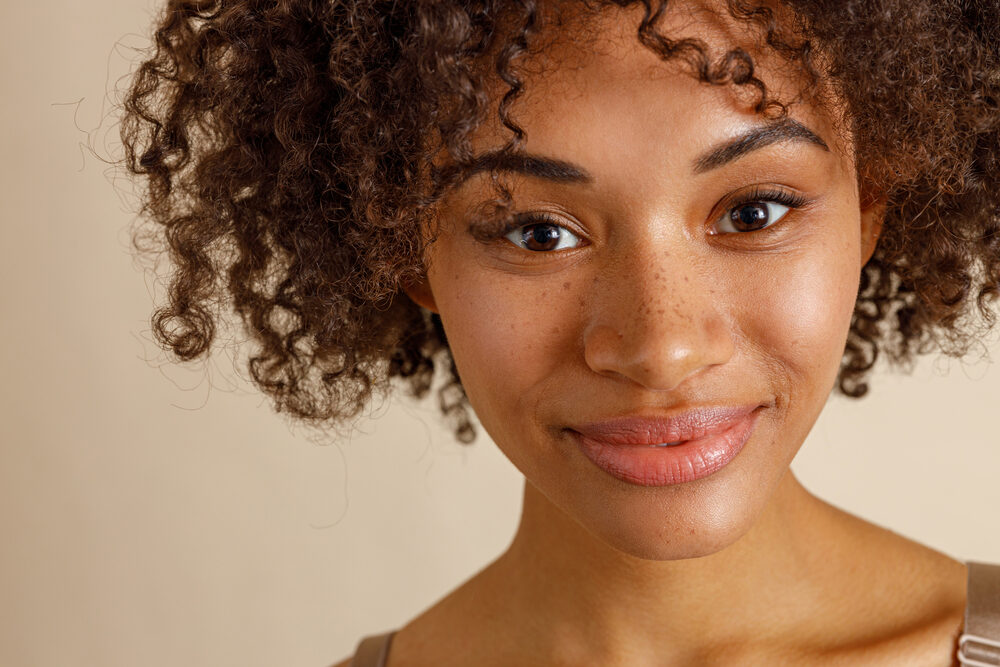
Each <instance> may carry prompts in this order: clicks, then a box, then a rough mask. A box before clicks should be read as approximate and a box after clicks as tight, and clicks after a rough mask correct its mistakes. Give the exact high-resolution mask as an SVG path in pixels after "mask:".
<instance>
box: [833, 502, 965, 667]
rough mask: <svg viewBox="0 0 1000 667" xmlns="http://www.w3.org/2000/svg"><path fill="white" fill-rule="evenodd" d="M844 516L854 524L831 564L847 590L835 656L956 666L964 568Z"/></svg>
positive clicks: (871, 661) (944, 556)
mask: <svg viewBox="0 0 1000 667" xmlns="http://www.w3.org/2000/svg"><path fill="white" fill-rule="evenodd" d="M841 519H842V520H843V521H845V522H847V523H850V524H852V525H851V526H850V528H851V529H850V530H848V531H845V533H844V534H846V535H849V536H850V537H849V538H848V539H847V540H846V541H847V542H849V544H842V545H840V546H841V549H840V550H838V551H839V553H837V556H838V557H837V558H836V559H835V560H834V563H835V564H833V563H831V565H832V567H833V568H835V569H837V570H840V576H839V577H838V579H839V580H840V585H841V589H842V590H843V591H844V597H843V598H842V599H841V600H839V601H838V602H839V603H840V605H841V608H840V609H839V610H838V612H839V613H837V614H835V615H834V616H835V617H839V618H842V619H844V622H843V624H842V625H840V627H837V628H836V629H834V633H835V634H834V636H835V640H834V642H835V643H834V645H835V646H837V647H838V650H837V651H835V652H836V653H840V654H841V655H842V657H843V658H848V656H850V658H851V660H846V662H848V664H855V663H856V664H866V665H867V664H871V665H881V664H886V665H890V664H901V661H905V663H903V664H911V665H928V666H931V665H939V666H945V665H954V664H956V663H955V654H956V651H957V648H958V640H959V637H960V635H961V633H962V629H963V625H964V620H965V607H966V599H967V590H966V588H967V582H968V568H967V566H966V564H965V563H964V562H962V561H959V560H956V559H954V558H952V557H950V556H948V555H947V554H944V553H941V552H940V551H937V550H935V549H932V548H930V547H928V546H926V545H924V544H921V543H919V542H916V541H914V540H911V539H909V538H907V537H904V536H902V535H899V534H898V533H895V532H893V531H890V530H888V529H886V528H883V527H881V526H878V525H875V524H873V523H870V522H868V521H865V520H863V519H860V518H859V517H855V516H853V515H850V514H847V513H841ZM834 604H836V603H834ZM855 658H856V660H854V659H855Z"/></svg>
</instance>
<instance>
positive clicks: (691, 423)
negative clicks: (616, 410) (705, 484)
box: [572, 403, 760, 445]
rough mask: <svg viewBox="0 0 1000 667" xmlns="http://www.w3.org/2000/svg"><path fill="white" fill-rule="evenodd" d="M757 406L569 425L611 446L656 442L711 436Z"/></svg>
mask: <svg viewBox="0 0 1000 667" xmlns="http://www.w3.org/2000/svg"><path fill="white" fill-rule="evenodd" d="M758 407H760V404H758V403H751V404H747V405H737V406H728V405H727V406H722V405H715V406H707V407H699V408H693V409H690V410H687V411H685V412H680V413H676V414H673V415H671V416H668V417H663V416H641V415H627V416H624V417H616V418H613V419H607V420H603V421H598V422H591V423H589V424H580V425H577V426H573V427H572V430H574V431H576V432H578V433H580V434H581V435H583V436H584V437H587V438H590V439H593V440H600V441H602V442H605V443H608V444H612V445H658V444H661V443H666V442H683V441H686V440H696V439H698V438H704V437H705V436H709V435H715V434H717V433H721V432H723V431H726V430H727V429H729V428H731V427H732V426H733V425H735V424H736V423H738V422H739V421H741V420H742V419H744V418H746V417H747V416H748V415H749V414H750V413H751V412H753V411H754V410H756V409H757V408H758Z"/></svg>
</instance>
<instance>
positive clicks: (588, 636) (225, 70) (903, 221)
mask: <svg viewBox="0 0 1000 667" xmlns="http://www.w3.org/2000/svg"><path fill="white" fill-rule="evenodd" d="M998 25H1000V4H998V3H996V2H980V3H975V2H958V1H957V0H956V1H954V2H940V1H939V0H927V1H925V2H914V1H912V0H907V1H906V2H899V3H895V2H881V3H873V2H867V3H861V2H843V3H814V4H813V3H792V2H788V3H777V2H766V3H750V2H743V1H741V0H730V1H729V2H728V3H719V2H695V1H693V0H692V1H689V2H669V3H659V4H655V3H654V4H650V3H648V2H644V3H634V2H625V1H624V0H623V1H622V2H616V3H598V2H588V3H584V2H543V3H537V4H536V3H534V2H515V3H501V2H497V3H492V2H486V1H482V2H468V3H455V4H451V3H445V2H430V1H424V2H412V3H407V2H403V1H401V0H400V1H394V2H373V3H357V2H355V3H330V2H326V1H324V2H320V1H318V0H298V1H293V0H288V1H285V2H279V3H266V2H258V1H251V0H243V1H240V2H229V3H217V2H181V1H179V0H178V1H173V2H171V3H170V4H169V6H168V8H167V11H166V13H165V14H164V16H163V19H162V21H161V24H160V26H159V29H158V32H157V34H156V35H157V50H156V52H155V53H154V54H152V56H151V57H150V59H149V60H148V61H147V62H146V63H145V64H144V65H143V67H142V69H140V71H139V72H138V74H137V76H136V78H135V80H134V82H133V87H132V89H131V91H130V97H129V100H128V104H127V115H126V118H125V124H124V125H123V138H124V140H125V143H126V146H127V148H128V150H129V156H128V157H129V164H130V167H131V168H132V169H133V171H135V172H136V173H138V174H143V175H146V176H148V179H149V181H148V183H149V192H148V198H147V207H148V213H149V214H150V216H151V217H152V218H153V219H154V220H155V221H156V222H158V223H160V224H162V225H163V230H164V233H165V239H166V241H167V243H168V247H169V249H170V252H171V257H172V259H173V260H174V262H175V267H176V270H175V274H174V277H173V282H172V289H171V292H170V301H169V303H168V304H167V305H166V306H165V307H164V308H162V309H160V310H159V311H157V313H156V315H155V316H154V328H155V330H156V331H157V333H158V335H159V336H160V340H161V342H162V343H163V344H164V345H165V346H166V347H168V348H170V349H172V350H173V351H174V352H175V353H176V354H177V355H178V357H179V358H181V359H192V358H195V357H198V356H200V355H202V354H204V353H206V351H207V350H208V347H209V345H210V343H211V341H212V336H213V325H214V322H215V317H216V315H215V312H214V311H213V305H212V304H214V303H217V299H219V298H220V297H222V296H225V297H226V298H231V299H232V303H233V305H234V306H235V308H236V309H237V310H238V311H239V313H240V314H241V316H242V317H243V319H244V321H245V323H246V325H247V327H248V330H249V331H250V332H252V334H253V335H254V337H255V340H256V342H257V343H258V344H259V345H260V348H259V351H258V352H257V353H256V354H255V355H254V356H253V358H252V359H251V365H250V368H251V371H252V373H253V376H254V379H255V380H256V381H257V383H258V384H259V385H260V386H261V388H262V389H264V390H265V391H266V392H268V393H269V394H270V395H271V396H272V397H273V398H274V400H275V404H276V406H277V408H278V409H281V410H286V411H290V412H292V413H293V414H295V415H297V416H299V417H301V418H303V419H308V420H313V421H318V422H322V423H329V424H336V423H337V420H342V419H345V418H347V417H349V416H351V415H353V414H356V413H357V412H358V410H360V409H361V408H362V407H363V406H364V405H365V404H366V401H367V400H368V399H369V397H370V396H371V394H372V393H373V392H378V391H384V390H386V389H387V388H388V386H389V382H390V380H396V381H397V383H398V384H401V385H403V386H405V387H407V388H408V389H409V390H410V391H411V392H412V393H413V394H414V395H417V396H421V395H424V394H425V393H427V392H428V391H429V389H430V387H431V382H432V379H433V377H434V374H435V372H436V371H437V370H439V369H441V367H443V371H444V374H445V376H446V378H447V379H448V381H447V382H446V383H445V385H444V386H443V387H442V388H441V389H440V397H441V407H442V410H443V412H444V414H445V416H446V417H447V418H448V419H450V420H451V422H452V424H453V426H454V427H455V431H456V435H457V436H458V437H459V438H460V439H462V440H463V441H470V440H471V439H472V438H473V437H474V433H475V432H474V430H473V425H472V422H471V419H470V417H469V414H468V412H467V408H468V407H471V408H472V409H474V411H475V414H476V416H477V417H478V419H479V421H480V422H481V423H482V425H483V427H484V428H485V430H486V431H487V432H488V433H489V434H490V435H491V436H492V437H493V439H494V440H495V441H496V443H497V445H498V446H499V447H500V448H501V450H502V451H503V452H504V454H505V455H506V456H507V457H508V458H509V459H510V460H511V462H512V463H513V464H514V465H515V466H516V467H517V468H518V469H519V470H520V471H521V472H522V473H523V474H524V476H525V479H526V484H525V492H524V505H523V512H522V518H521V523H520V526H519V528H518V531H517V535H516V536H515V538H514V541H513V543H512V544H511V546H510V548H509V549H508V550H507V551H506V552H505V553H504V554H503V555H502V556H501V557H500V558H498V559H497V560H496V561H495V562H493V563H492V564H490V565H489V566H488V567H487V568H485V569H484V570H483V571H481V572H480V573H479V574H477V575H476V576H475V577H473V578H472V579H470V580H469V581H467V582H466V583H464V584H463V585H462V586H461V587H459V588H458V589H456V590H455V591H453V592H452V593H451V594H450V595H448V596H447V597H445V598H444V599H442V600H441V601H440V602H438V603H437V604H435V605H434V606H432V607H431V608H430V609H428V610H426V611H425V612H424V613H423V614H421V615H420V616H418V617H417V618H415V619H413V620H412V621H411V622H410V623H408V624H406V625H405V626H404V627H402V628H401V629H399V630H398V632H395V633H391V634H387V635H383V636H378V637H372V638H369V640H367V641H365V642H363V643H362V644H361V645H360V647H359V651H358V654H357V655H356V656H355V658H354V662H353V664H355V665H359V664H372V665H374V664H388V665H450V664H456V665H458V664H461V665H527V664H538V665H543V664H544V665H550V664H552V665H555V664H574V665H575V664H588V665H625V664H627V665H687V664H727V665H729V664H732V665H757V664H767V665H774V664H810V665H812V664H828V663H829V664H833V663H836V664H859V665H861V664H863V665H883V664H885V665H899V664H914V665H950V664H954V663H955V661H956V659H957V653H958V648H959V647H958V643H959V638H960V636H961V635H962V633H963V630H964V631H965V633H966V634H970V633H971V634H975V633H972V632H971V630H974V629H975V628H973V627H972V626H966V624H965V619H964V614H965V611H966V606H967V602H970V600H969V599H968V598H971V597H972V593H971V592H970V593H969V595H968V596H967V589H966V582H967V577H969V576H971V574H972V570H971V569H970V568H967V567H966V564H964V563H961V562H959V561H955V560H953V559H951V558H949V557H947V556H945V555H944V554H941V553H938V552H936V551H933V550H931V549H929V548H927V547H925V546H922V545H920V544H917V543H915V542H912V541H910V540H907V539H905V538H903V537H901V536H899V535H896V534H894V533H891V532H889V531H886V530H884V529H881V528H879V527H876V526H874V525H872V524H870V523H868V522H865V521H863V520H861V519H859V518H857V517H854V516H851V515H849V514H846V513H844V512H842V511H840V510H838V509H835V508H834V507H832V506H830V505H828V504H826V503H824V502H823V501H822V500H820V499H818V498H816V497H815V496H813V495H811V494H810V493H809V492H808V491H806V490H805V489H804V488H803V487H802V486H801V485H800V484H799V483H798V481H797V480H796V479H795V477H794V476H793V475H792V473H791V472H790V470H789V463H790V462H791V460H792V458H793V457H794V455H795V453H796V452H797V450H798V448H799V446H800V445H801V444H802V441H803V440H804V438H805V437H806V435H807V433H808V432H809V430H810V428H811V427H812V425H813V424H814V422H815V420H816V418H817V416H818V415H819V413H820V411H821V410H822V408H823V406H824V403H825V401H826V398H827V396H828V394H829V392H830V390H831V388H836V389H837V390H839V391H841V392H842V393H844V394H846V395H848V396H854V397H860V396H862V395H864V393H865V392H866V390H867V386H866V384H865V377H866V375H867V373H868V371H869V369H870V368H871V367H872V365H873V363H874V361H875V359H876V357H877V356H878V355H880V354H885V355H888V358H889V359H890V360H892V361H894V362H896V363H897V364H899V365H902V364H905V363H907V362H909V361H910V360H911V359H912V358H913V356H914V355H915V354H917V353H921V352H926V351H929V350H931V349H934V348H937V349H941V350H943V351H945V352H947V353H950V354H956V355H958V354H962V353H963V352H965V351H966V350H967V349H968V347H969V345H970V344H971V343H972V342H973V341H975V340H976V339H977V337H978V336H980V335H981V334H982V333H983V332H984V330H985V329H988V328H989V326H990V325H992V323H993V318H994V314H993V313H992V311H991V310H990V308H991V303H992V302H993V301H994V299H995V297H996V294H997V291H998V286H1000V233H998V230H1000V214H998V211H1000V163H998V158H1000V108H998V104H1000V55H998V50H1000V32H998V28H997V26H998ZM977 568H978V569H976V572H979V573H980V574H979V575H977V576H982V577H986V579H982V580H979V581H980V583H977V584H976V586H977V589H976V590H977V591H981V590H985V589H982V588H979V587H980V586H982V585H983V584H982V583H981V582H982V581H986V580H987V579H989V577H993V576H996V571H995V570H990V569H987V568H979V567H978V566H977ZM990 581H992V579H989V581H987V583H989V582H990ZM976 595H980V593H976ZM987 597H989V596H988V595H987ZM984 599H985V598H984ZM977 618H978V617H977ZM977 622H978V621H977ZM986 639H988V638H986ZM997 639H1000V637H997ZM390 647H391V652H390V651H389V649H390ZM963 648H967V647H966V646H964V645H963ZM968 650H969V651H980V652H979V653H976V656H978V657H979V659H980V660H981V661H982V660H985V659H986V657H984V656H987V655H988V654H989V652H990V651H991V650H992V649H991V648H990V647H989V646H987V645H984V644H983V642H979V643H978V644H975V645H972V644H970V645H969V647H968ZM998 660H1000V658H998ZM349 663H350V661H349V660H345V661H344V662H343V663H341V664H342V665H346V664H349ZM970 664H974V663H970ZM986 664H992V663H986ZM997 664H1000V662H998V663H997Z"/></svg>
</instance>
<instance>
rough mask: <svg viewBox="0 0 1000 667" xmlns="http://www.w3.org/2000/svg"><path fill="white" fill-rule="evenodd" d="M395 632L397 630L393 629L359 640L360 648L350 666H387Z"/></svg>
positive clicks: (355, 652)
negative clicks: (386, 662) (390, 645)
mask: <svg viewBox="0 0 1000 667" xmlns="http://www.w3.org/2000/svg"><path fill="white" fill-rule="evenodd" d="M395 634H396V631H395V630H393V631H392V632H386V633H384V634H381V635H369V636H368V637H365V638H363V639H362V640H361V641H360V642H358V648H357V649H355V651H354V657H353V658H351V662H350V663H349V665H348V667H385V661H386V659H387V658H388V657H389V644H391V643H392V636H393V635H395Z"/></svg>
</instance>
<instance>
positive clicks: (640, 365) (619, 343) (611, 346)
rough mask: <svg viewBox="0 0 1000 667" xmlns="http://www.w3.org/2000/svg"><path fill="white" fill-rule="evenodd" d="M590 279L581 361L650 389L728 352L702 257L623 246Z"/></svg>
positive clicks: (719, 304) (667, 385)
mask: <svg viewBox="0 0 1000 667" xmlns="http://www.w3.org/2000/svg"><path fill="white" fill-rule="evenodd" d="M608 268H609V270H608V271H606V272H604V275H602V276H601V277H600V278H599V279H598V281H597V284H596V285H595V286H594V289H593V290H592V293H591V296H592V298H593V299H594V303H593V304H592V307H591V308H590V321H589V322H588V323H587V327H586V330H585V336H584V353H585V357H586V361H587V364H588V365H589V366H590V367H591V368H592V369H593V370H594V371H596V372H599V373H602V374H615V375H621V376H625V377H627V378H629V379H631V380H633V381H635V382H638V383H639V384H641V385H643V386H646V387H647V388H650V389H659V390H667V389H673V388H674V387H676V386H677V385H679V384H680V383H682V382H683V381H684V380H685V379H686V378H687V377H689V376H691V375H692V374H694V373H696V372H698V371H699V370H701V369H703V368H705V367H708V366H713V365H718V364H722V363H725V361H727V360H728V359H729V358H730V357H731V356H732V354H733V351H734V342H733V337H732V332H731V331H730V327H729V325H728V324H727V320H726V316H725V313H724V302H723V300H722V298H721V296H722V295H721V294H720V290H719V289H718V286H717V285H715V284H714V281H713V280H712V276H711V272H710V271H709V270H708V269H707V268H706V265H705V263H704V262H699V261H698V259H697V258H696V257H694V256H693V255H690V254H685V253H682V252H680V251H676V250H675V251H671V250H669V249H667V248H663V247H647V248H645V249H636V248H632V249H630V250H629V251H627V252H623V254H622V256H621V257H619V258H617V259H616V261H614V262H613V264H612V265H611V266H609V267H608Z"/></svg>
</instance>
